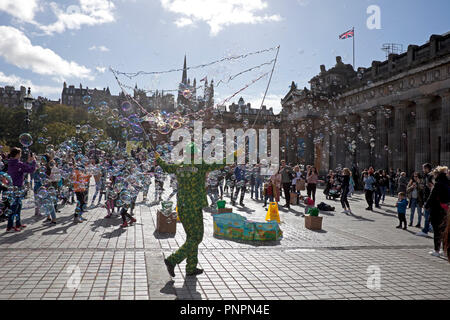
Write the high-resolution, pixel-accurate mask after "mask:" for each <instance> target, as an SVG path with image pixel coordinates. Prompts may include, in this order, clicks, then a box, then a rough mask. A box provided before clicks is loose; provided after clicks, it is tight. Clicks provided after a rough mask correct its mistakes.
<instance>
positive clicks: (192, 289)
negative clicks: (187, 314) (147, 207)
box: [169, 276, 202, 300]
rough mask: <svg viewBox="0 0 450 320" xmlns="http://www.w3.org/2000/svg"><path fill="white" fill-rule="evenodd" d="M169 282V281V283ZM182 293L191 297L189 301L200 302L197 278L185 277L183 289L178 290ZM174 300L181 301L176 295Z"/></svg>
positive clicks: (200, 296)
mask: <svg viewBox="0 0 450 320" xmlns="http://www.w3.org/2000/svg"><path fill="white" fill-rule="evenodd" d="M169 282H170V281H169ZM180 290H182V291H185V292H186V291H187V292H189V294H190V295H191V297H190V299H189V300H202V295H201V293H200V292H198V291H197V276H192V277H187V276H186V277H185V278H184V283H183V287H181V288H180ZM175 300H181V299H180V298H179V297H178V295H177V298H176V299H175Z"/></svg>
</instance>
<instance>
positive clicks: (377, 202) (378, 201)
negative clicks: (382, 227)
mask: <svg viewBox="0 0 450 320" xmlns="http://www.w3.org/2000/svg"><path fill="white" fill-rule="evenodd" d="M379 191H380V190H379V189H375V192H374V193H375V207H378V206H379V205H380V199H381V192H379Z"/></svg>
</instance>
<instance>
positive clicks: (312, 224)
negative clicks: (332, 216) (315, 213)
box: [305, 216, 323, 230]
mask: <svg viewBox="0 0 450 320" xmlns="http://www.w3.org/2000/svg"><path fill="white" fill-rule="evenodd" d="M322 219H323V217H311V216H305V228H306V229H309V230H322Z"/></svg>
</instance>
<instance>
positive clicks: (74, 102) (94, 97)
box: [61, 82, 118, 107]
mask: <svg viewBox="0 0 450 320" xmlns="http://www.w3.org/2000/svg"><path fill="white" fill-rule="evenodd" d="M83 97H90V99H89V102H88V103H87V104H85V103H84V102H83ZM117 98H118V96H113V95H111V92H110V91H109V87H107V88H103V90H98V89H96V88H95V89H89V88H88V87H86V88H83V86H82V85H81V83H80V87H79V88H75V86H73V85H70V86H67V84H66V82H64V85H63V90H62V93H61V103H62V104H64V105H67V106H74V107H81V106H90V105H95V106H97V105H99V103H100V102H102V101H105V102H107V103H108V105H116V104H117Z"/></svg>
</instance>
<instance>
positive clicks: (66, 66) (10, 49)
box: [0, 26, 93, 79]
mask: <svg viewBox="0 0 450 320" xmlns="http://www.w3.org/2000/svg"><path fill="white" fill-rule="evenodd" d="M0 56H2V57H3V58H4V59H5V60H6V61H7V62H8V63H10V64H12V65H15V66H17V67H19V68H22V69H27V70H31V71H33V72H35V73H38V74H42V75H50V76H56V77H59V78H66V77H67V78H87V79H93V77H92V76H91V70H89V69H88V68H86V67H84V66H80V65H78V64H77V63H75V62H73V61H70V62H69V61H66V60H64V59H63V58H61V57H60V56H59V55H57V54H56V53H55V52H54V51H52V50H50V49H46V48H43V47H41V46H34V45H33V44H32V43H31V41H30V39H28V38H27V36H25V34H24V33H23V32H22V31H20V30H18V29H16V28H13V27H9V26H0Z"/></svg>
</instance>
